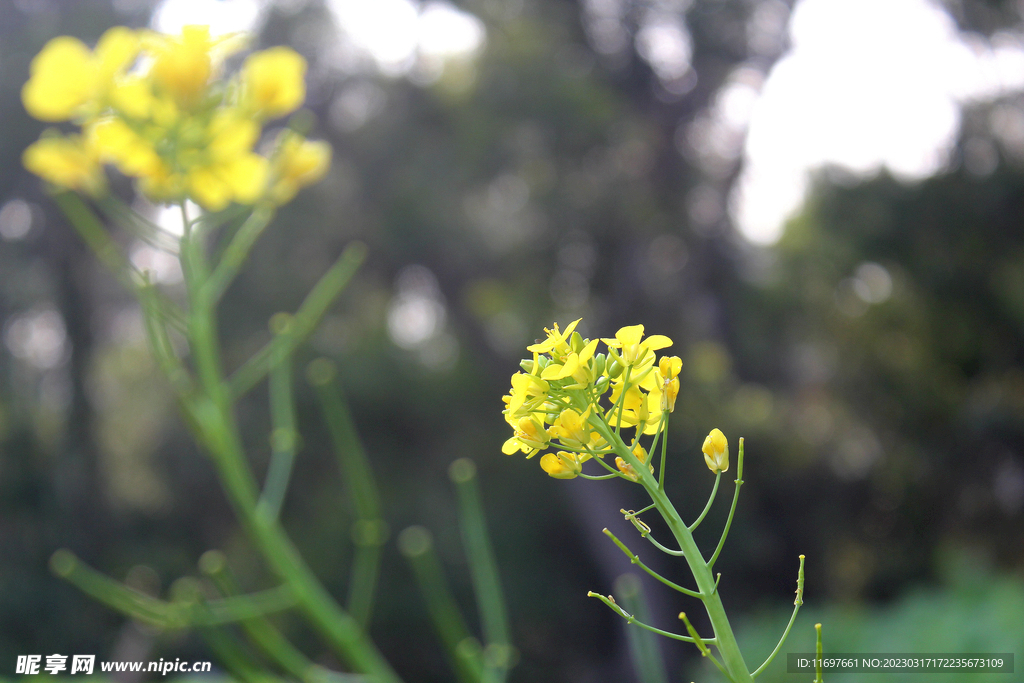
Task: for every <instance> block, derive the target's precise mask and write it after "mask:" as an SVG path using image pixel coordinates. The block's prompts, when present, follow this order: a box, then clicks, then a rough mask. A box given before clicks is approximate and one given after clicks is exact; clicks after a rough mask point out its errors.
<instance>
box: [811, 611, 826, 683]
mask: <svg viewBox="0 0 1024 683" xmlns="http://www.w3.org/2000/svg"><path fill="white" fill-rule="evenodd" d="M814 632H815V641H816V642H815V646H814V651H815V653H816V656H815V658H814V681H813V683H825V679H823V678H822V677H821V624H815V625H814Z"/></svg>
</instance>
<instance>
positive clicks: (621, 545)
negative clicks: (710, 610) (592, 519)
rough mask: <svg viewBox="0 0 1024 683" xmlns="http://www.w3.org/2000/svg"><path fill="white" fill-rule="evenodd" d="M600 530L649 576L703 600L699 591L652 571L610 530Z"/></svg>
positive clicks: (684, 593)
mask: <svg viewBox="0 0 1024 683" xmlns="http://www.w3.org/2000/svg"><path fill="white" fill-rule="evenodd" d="M602 531H603V532H604V534H605V536H607V537H608V538H610V539H612V543H614V544H615V545H616V546H618V548H619V550H621V551H622V552H624V553H625V554H626V557H628V558H629V561H630V562H631V563H633V564H635V565H637V566H638V567H640V568H641V569H643V570H644V571H645V572H647V573H648V574H650V575H651V576H653V577H654V578H656V579H657V580H658V581H661V582H662V583H663V584H665V585H666V586H668V587H669V588H671V589H673V590H677V591H679V592H680V593H682V594H683V595H689V596H690V597H691V598H697V599H698V600H703V599H704V596H703V595H701V594H700V593H698V592H697V591H692V590H690V589H689V588H683V587H682V586H680V585H679V584H677V583H673V582H672V581H669V580H668V579H666V578H665V577H664V576H662V575H661V574H659V573H657V572H656V571H654V570H653V569H651V568H650V567H648V566H647V565H646V564H644V563H643V562H641V561H640V558H639V557H638V556H636V555H634V554H633V553H632V551H630V549H629V548H627V547H626V545H625V544H624V543H623V542H622V541H620V540H619V539H618V538H616V537H615V534H613V533H612V532H610V531H608V529H602Z"/></svg>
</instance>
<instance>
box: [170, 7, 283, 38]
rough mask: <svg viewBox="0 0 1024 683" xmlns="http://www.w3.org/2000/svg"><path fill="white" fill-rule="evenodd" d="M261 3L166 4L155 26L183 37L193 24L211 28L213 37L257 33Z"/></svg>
mask: <svg viewBox="0 0 1024 683" xmlns="http://www.w3.org/2000/svg"><path fill="white" fill-rule="evenodd" d="M262 4H263V3H261V2H259V1H258V0H163V2H161V3H160V5H159V6H158V7H157V9H156V11H155V12H153V20H152V22H151V25H152V26H153V28H154V29H155V30H157V31H160V32H161V33H169V34H173V35H176V34H179V33H181V29H182V28H183V27H185V26H189V25H191V24H205V25H208V26H209V27H210V35H211V36H221V35H224V34H227V33H236V32H254V31H257V30H258V29H259V23H260V21H261V19H262V17H261V9H262V7H261V6H262Z"/></svg>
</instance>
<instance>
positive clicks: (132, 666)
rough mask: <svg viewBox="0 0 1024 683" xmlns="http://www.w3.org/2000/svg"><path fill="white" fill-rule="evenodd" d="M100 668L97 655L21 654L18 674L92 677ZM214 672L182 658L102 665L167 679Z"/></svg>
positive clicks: (108, 669) (107, 670)
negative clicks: (155, 674) (179, 675)
mask: <svg viewBox="0 0 1024 683" xmlns="http://www.w3.org/2000/svg"><path fill="white" fill-rule="evenodd" d="M69 660H70V661H69ZM96 668H97V667H96V655H72V656H71V657H68V656H67V655H60V654H53V655H45V656H44V655H18V661H17V664H16V665H15V671H14V673H16V674H23V675H31V674H40V673H48V674H68V675H75V674H91V673H93V672H94V671H95V670H96ZM210 669H211V664H210V662H189V661H184V662H183V661H181V660H180V659H175V660H169V659H168V660H164V659H160V660H159V661H154V662H107V661H101V662H99V670H100V671H101V672H103V673H112V672H119V671H121V672H123V671H133V672H143V671H144V672H147V673H158V674H160V675H162V676H166V675H167V674H169V673H208V672H209V671H210Z"/></svg>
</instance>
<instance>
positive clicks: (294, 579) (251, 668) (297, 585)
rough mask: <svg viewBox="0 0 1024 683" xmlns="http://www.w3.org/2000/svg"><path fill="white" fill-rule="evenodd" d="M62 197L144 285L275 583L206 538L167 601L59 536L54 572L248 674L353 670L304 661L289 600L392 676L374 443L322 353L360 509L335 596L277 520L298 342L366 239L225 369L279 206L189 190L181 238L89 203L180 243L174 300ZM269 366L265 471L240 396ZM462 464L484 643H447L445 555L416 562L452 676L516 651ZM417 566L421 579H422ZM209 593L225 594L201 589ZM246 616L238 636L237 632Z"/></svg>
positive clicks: (81, 205) (465, 520)
mask: <svg viewBox="0 0 1024 683" xmlns="http://www.w3.org/2000/svg"><path fill="white" fill-rule="evenodd" d="M56 201H57V203H58V205H59V206H60V207H61V209H62V210H63V211H64V212H65V214H66V215H67V216H68V218H69V219H70V220H71V222H72V224H73V225H74V227H75V228H76V230H77V231H78V233H79V234H80V235H81V237H82V238H83V239H84V241H85V242H86V243H87V244H88V245H89V246H90V247H91V249H92V250H93V252H94V253H95V254H96V256H97V257H98V258H99V259H100V261H101V262H102V263H103V264H104V265H105V266H107V267H108V268H109V269H110V270H111V271H112V272H113V273H114V274H115V276H116V277H117V278H118V280H119V281H120V282H121V283H122V284H124V285H125V286H126V287H127V288H129V289H130V290H131V291H132V292H133V293H134V294H135V295H136V296H137V298H138V300H139V302H140V305H141V308H142V311H143V314H144V319H145V327H146V332H147V336H148V341H149V345H150V348H151V350H152V352H153V354H154V357H155V359H156V362H157V364H158V366H159V368H160V370H161V371H162V373H163V374H164V375H165V376H166V378H167V380H168V382H169V384H170V386H171V387H172V389H173V391H174V394H175V397H176V399H177V402H178V405H179V408H180V411H181V414H182V416H183V417H184V419H185V421H186V423H187V425H188V427H189V429H190V431H191V432H192V433H193V435H194V437H195V439H196V441H197V442H198V443H199V444H200V446H201V447H202V449H203V451H204V452H205V453H206V454H207V455H208V456H209V457H210V459H211V461H212V463H213V464H214V466H215V467H216V470H217V473H218V475H219V477H220V480H221V483H222V486H223V489H224V492H225V494H226V495H227V497H228V500H229V501H230V503H231V505H232V508H233V509H234V512H235V514H236V516H237V517H238V519H239V521H240V523H241V524H242V526H243V528H244V529H245V531H246V532H247V534H248V536H249V538H250V539H251V540H252V542H253V544H254V545H255V547H256V549H257V550H258V551H259V553H260V555H261V556H262V557H263V559H264V561H265V562H266V565H267V567H268V568H269V569H270V570H271V572H272V573H273V574H274V575H275V576H276V577H277V580H278V581H279V582H280V585H279V586H277V587H276V588H272V589H270V590H266V591H262V592H259V593H250V594H244V593H242V590H241V588H240V586H239V585H238V582H237V581H236V580H235V578H234V576H233V575H232V573H231V571H230V569H229V567H228V565H227V561H226V558H225V557H224V555H223V554H222V553H220V552H219V551H210V552H208V553H206V554H205V555H203V557H202V558H201V559H200V562H199V566H200V570H201V572H202V573H203V574H204V575H205V577H206V578H207V580H206V581H200V580H199V579H195V578H188V577H186V578H183V579H179V581H177V582H176V583H175V585H174V589H173V590H172V599H171V600H170V601H164V600H160V599H157V598H155V597H152V596H149V595H145V594H143V593H141V592H139V591H136V590H134V589H132V588H130V587H128V586H125V585H123V584H121V583H119V582H117V581H114V580H113V579H110V578H108V577H106V576H104V575H102V574H100V573H99V572H96V571H95V570H93V569H91V568H89V567H87V566H86V565H85V564H84V563H83V562H81V560H79V559H78V558H76V557H75V556H74V555H73V554H71V553H70V552H69V551H66V550H61V551H58V552H57V553H55V554H54V556H53V558H52V561H51V566H52V568H53V570H54V572H55V573H56V574H57V575H59V576H61V577H63V578H65V579H66V580H68V581H70V582H71V583H73V584H75V585H76V586H78V587H79V588H80V589H81V590H83V591H84V592H85V593H87V594H89V595H91V596H92V597H94V598H96V599H97V600H99V601H101V602H104V603H105V604H107V605H108V606H110V607H112V608H114V609H116V610H118V611H120V612H122V613H124V614H126V615H128V616H131V617H132V618H135V619H138V620H140V621H143V622H145V623H148V624H150V625H152V626H156V627H159V628H163V629H184V628H195V629H197V630H198V631H199V632H200V633H201V634H202V635H203V636H204V638H205V639H206V641H207V643H208V644H209V645H210V647H211V649H213V650H214V651H215V652H216V654H217V655H218V657H219V658H220V660H221V661H222V663H223V664H224V665H225V666H226V667H228V669H229V670H230V671H231V672H232V673H233V674H235V675H237V676H238V677H239V678H240V679H241V680H243V681H247V682H248V681H264V680H270V679H273V678H275V677H276V676H277V674H271V673H268V671H279V672H281V673H283V674H285V675H287V676H289V677H291V678H294V679H298V680H302V681H306V682H308V683H322V682H323V681H329V680H346V679H348V678H349V676H348V675H346V674H340V673H338V672H333V671H329V670H327V669H325V668H323V667H321V666H319V665H316V664H313V663H312V662H311V661H310V660H309V659H308V658H307V657H306V656H305V655H304V654H302V653H301V652H300V651H299V650H298V649H297V648H295V647H294V646H293V645H292V644H291V643H290V642H289V641H288V640H287V639H286V638H285V636H284V635H283V634H282V633H281V632H280V631H279V630H278V629H277V627H276V626H275V625H274V624H273V622H272V620H271V619H270V617H271V616H272V615H274V614H275V613H278V612H281V611H284V610H290V609H295V610H298V611H299V612H300V613H301V614H302V615H303V616H304V617H305V619H306V620H307V621H308V622H309V623H310V624H311V625H312V627H313V628H314V629H315V630H316V631H317V632H318V633H319V635H320V636H321V638H322V639H323V641H324V642H325V643H326V644H327V645H328V646H329V647H330V648H331V649H332V650H333V651H334V652H335V654H336V655H337V656H338V657H339V658H340V660H341V661H342V662H344V664H345V665H346V666H347V667H348V668H350V669H351V670H352V671H354V672H356V673H358V674H360V675H361V676H360V677H359V679H360V680H370V679H372V680H374V681H377V682H378V683H399V681H400V680H401V679H400V678H399V676H398V674H397V673H396V672H395V671H394V670H393V669H392V667H391V665H390V664H389V663H388V661H387V660H386V659H385V658H384V656H383V655H382V654H381V653H380V651H379V650H378V649H377V647H376V645H375V644H374V643H373V641H372V640H371V638H370V637H369V635H368V631H367V628H368V626H369V623H370V618H371V614H372V609H373V601H374V596H375V592H376V588H377V578H378V575H379V567H380V560H381V548H382V546H383V544H384V543H385V542H386V540H387V538H388V526H387V524H386V522H385V521H384V518H383V513H382V509H381V503H380V498H379V494H378V492H377V486H376V483H375V481H374V477H373V473H372V470H371V467H370V461H369V458H368V457H367V454H366V453H365V451H364V449H363V447H362V444H361V442H360V440H359V437H358V434H357V432H356V427H355V424H354V421H353V420H352V417H351V414H350V412H349V410H348V407H347V405H346V403H345V400H344V398H343V396H342V394H341V392H340V389H339V388H338V386H337V382H336V381H335V371H334V367H333V365H332V363H331V362H330V361H327V360H325V359H319V360H316V361H314V362H313V363H312V364H310V366H309V367H308V369H307V377H308V379H309V381H310V383H311V384H312V385H313V386H314V388H315V390H316V393H317V396H318V397H319V399H320V405H321V408H322V412H323V416H324V419H325V421H326V423H327V425H328V427H329V432H330V436H331V438H332V441H333V445H334V449H335V452H336V454H337V457H338V463H339V467H340V470H341V472H342V474H343V475H344V482H345V485H346V487H347V492H348V495H349V498H350V500H351V501H352V506H353V508H354V511H355V522H354V524H353V527H352V541H353V543H354V545H355V552H354V558H353V562H352V567H351V575H350V578H349V584H348V585H349V595H348V600H347V602H346V603H345V604H344V606H343V605H342V604H340V603H339V602H338V601H337V600H335V599H334V597H333V596H331V595H330V593H329V592H328V591H327V590H326V589H325V588H324V586H323V584H322V583H321V582H320V580H319V579H318V578H317V577H316V576H315V575H314V574H313V572H312V571H311V570H310V568H309V566H308V565H307V564H306V562H305V561H304V560H303V558H302V556H301V554H300V553H299V551H298V550H297V549H296V547H295V546H294V545H293V544H292V542H291V540H290V539H289V538H288V536H287V534H286V533H285V531H284V528H283V527H282V525H281V522H280V520H279V515H280V511H281V508H282V505H283V503H284V500H285V496H286V494H287V490H288V483H289V480H290V478H291V471H292V466H293V464H294V461H295V457H296V450H297V445H298V443H299V437H298V433H297V431H296V417H295V402H294V396H293V377H292V375H293V368H292V366H293V354H294V352H295V351H296V349H297V348H298V347H299V345H300V344H302V343H303V342H304V341H305V339H306V338H307V337H308V336H309V335H310V334H311V333H312V332H313V331H314V330H315V329H316V327H317V325H318V323H319V321H320V320H321V318H322V317H323V316H324V314H325V313H326V312H327V311H328V309H329V307H330V306H331V304H332V303H333V302H334V301H335V299H336V298H337V297H338V295H339V294H340V293H341V292H342V290H343V289H344V288H345V286H346V285H347V283H348V282H349V280H350V279H351V278H352V276H353V274H354V273H355V272H356V270H357V269H358V267H359V265H360V264H361V262H362V261H363V259H364V257H365V253H366V249H365V247H364V246H363V245H361V244H358V243H356V244H352V245H350V246H349V247H348V248H347V249H345V250H344V252H343V253H342V254H341V256H340V257H339V258H338V260H337V261H336V262H335V264H334V265H333V266H332V267H331V268H330V269H329V270H328V271H327V272H326V273H325V274H324V276H323V277H322V278H321V279H320V281H319V282H318V283H317V284H316V285H315V286H314V287H313V289H312V290H311V292H310V293H309V294H308V296H307V297H306V299H305V300H304V301H303V302H302V304H301V306H300V307H299V309H298V310H297V311H296V312H295V313H293V314H278V315H276V316H274V318H272V320H271V330H272V332H273V335H274V336H273V338H272V339H271V341H269V342H268V343H267V344H266V345H265V346H264V347H263V348H262V349H261V350H259V351H258V352H257V353H256V354H254V355H253V356H252V357H251V358H250V359H249V360H248V361H246V362H245V363H243V364H242V365H241V367H239V368H238V369H237V370H235V371H234V372H233V373H231V374H228V373H227V372H226V371H225V369H224V367H223V363H222V358H221V352H220V344H219V335H218V331H217V315H216V311H217V306H218V303H219V301H220V299H221V297H222V296H223V294H224V292H225V291H226V290H227V288H228V286H229V285H230V284H231V282H232V281H233V280H234V278H235V277H236V276H237V274H238V273H239V271H240V270H241V268H242V267H243V265H244V263H245V261H246V260H247V258H248V256H249V253H250V251H251V249H252V248H253V246H254V245H255V243H256V241H257V239H258V238H259V236H260V235H261V234H262V233H263V231H264V229H265V228H266V227H267V226H268V225H269V223H270V221H271V220H272V218H273V216H274V209H273V207H272V206H270V205H259V206H256V207H255V208H253V209H251V210H245V209H242V210H239V209H238V208H232V209H227V210H225V211H223V212H220V213H217V214H207V215H202V216H197V217H192V216H189V215H188V212H187V208H186V205H185V204H184V203H182V204H181V205H180V209H181V216H182V223H183V234H182V235H181V237H180V239H178V240H177V241H174V240H173V239H172V238H171V236H170V235H168V234H167V233H165V232H163V231H161V229H160V228H158V227H157V226H155V225H153V224H152V223H150V222H148V221H146V220H145V219H144V218H143V217H141V216H139V215H138V214H137V213H135V212H134V211H132V210H131V209H130V208H128V207H127V206H124V205H123V204H121V203H120V202H119V201H118V200H117V199H115V198H111V197H106V198H104V199H102V200H99V201H98V202H97V204H98V206H99V207H100V209H101V210H103V212H104V213H105V214H106V218H108V219H109V220H111V221H112V222H114V223H117V224H119V225H121V226H122V227H124V228H126V229H127V230H129V231H131V232H132V233H133V234H135V235H136V236H138V237H139V238H140V239H144V240H145V241H146V242H147V243H150V244H153V245H157V246H159V248H162V249H165V250H167V251H170V252H172V253H176V254H177V255H178V257H179V259H180V262H181V267H182V272H183V275H184V282H185V289H186V294H187V306H186V307H185V308H182V307H180V306H178V305H177V304H176V303H174V302H173V301H171V299H170V298H168V297H167V296H165V295H164V294H163V293H162V292H161V291H160V290H159V289H157V287H156V286H155V284H154V283H152V282H151V281H150V280H149V277H148V274H147V273H144V272H140V271H138V270H137V269H135V268H134V266H133V265H132V264H131V262H130V261H129V260H128V259H126V258H125V257H124V255H123V254H122V253H121V252H120V251H119V250H118V248H117V245H116V243H115V242H114V240H113V239H112V238H111V237H110V235H109V234H108V233H107V231H106V229H105V228H104V225H103V221H102V220H101V219H100V217H99V216H97V215H96V213H95V212H94V210H93V209H92V207H91V206H90V205H89V204H87V203H86V202H84V201H83V200H82V199H81V198H80V197H79V196H77V195H75V194H73V193H62V194H59V195H57V196H56ZM217 229H223V230H225V231H226V233H227V234H228V235H229V236H230V239H229V240H228V241H227V245H226V247H225V248H224V249H223V251H222V252H221V254H220V257H219V258H217V259H211V258H210V257H209V256H208V249H207V243H208V242H209V241H210V237H211V235H212V232H213V231H214V230H217ZM174 336H178V337H179V338H183V339H184V340H185V342H186V343H187V348H188V352H187V354H180V355H179V353H178V352H177V351H176V350H175V349H176V345H175V344H174V343H173V341H174V340H173V337H174ZM179 346H180V344H179ZM185 358H187V359H188V362H186V361H185V360H184V359H185ZM264 379H267V380H268V385H269V397H270V415H271V431H270V435H269V436H270V444H271V459H270V464H269V467H268V470H267V475H266V478H265V481H264V482H263V483H262V485H261V484H260V482H259V481H258V480H257V478H256V476H255V474H254V472H253V470H252V468H251V466H250V464H249V461H248V459H247V457H246V454H245V451H244V449H243V446H242V440H241V437H240V432H239V425H238V422H237V419H236V417H235V405H236V403H237V402H238V400H239V399H241V398H242V397H243V396H244V395H245V394H246V393H248V392H249V391H250V390H251V389H252V388H253V387H255V386H256V385H257V384H258V383H259V382H261V381H262V380H264ZM455 465H456V466H457V467H455V466H453V480H454V481H455V483H456V489H457V493H458V496H459V499H460V510H461V519H462V525H463V533H464V540H465V545H466V548H467V551H468V556H469V560H470V562H469V564H470V567H471V569H472V574H473V582H474V587H475V589H476V595H477V601H478V604H479V606H480V612H481V623H482V624H483V631H484V642H485V643H487V646H486V647H481V646H479V645H477V646H476V648H475V649H474V648H472V647H467V646H465V645H464V644H463V642H464V641H465V642H470V641H472V642H477V643H478V642H479V641H475V640H473V639H470V638H469V636H468V630H466V629H465V627H464V626H462V627H461V628H462V631H464V632H465V634H466V635H465V637H462V638H460V639H459V641H458V642H454V643H452V642H449V641H450V638H446V637H445V636H446V634H448V633H449V632H450V631H451V630H452V628H451V627H450V625H447V626H445V627H444V628H442V622H443V621H444V619H445V618H448V619H449V621H451V619H450V616H451V613H452V612H453V611H455V612H457V608H456V607H454V602H453V601H450V600H447V602H446V598H445V597H444V594H443V593H437V594H435V593H434V592H432V591H434V590H435V589H437V584H438V583H439V580H438V579H437V577H438V576H440V575H441V574H440V570H439V568H437V567H435V568H434V570H432V571H427V572H424V571H423V568H422V566H421V563H419V562H418V561H412V565H413V569H414V572H415V573H416V575H417V578H419V579H420V583H421V585H422V586H423V587H424V597H425V598H426V599H427V602H428V607H430V612H431V614H432V615H433V617H434V621H435V624H436V625H437V626H438V631H439V632H440V633H441V635H442V640H443V642H444V643H445V644H446V645H448V646H449V647H448V650H449V652H450V654H452V655H453V656H455V655H457V659H458V663H459V666H458V667H457V671H458V672H459V675H460V680H461V681H463V682H464V683H478V682H479V683H492V682H496V683H500V682H502V681H504V680H505V675H506V673H507V670H508V669H509V668H510V666H511V665H512V664H513V663H514V661H513V660H514V657H513V654H514V650H513V649H512V647H511V644H510V641H509V634H508V624H507V618H506V615H505V608H504V603H503V599H502V595H501V589H500V584H499V581H498V575H497V568H496V564H495V562H494V558H493V553H492V552H491V550H490V546H489V542H488V540H487V532H486V527H485V525H484V521H483V513H482V507H481V504H480V500H479V494H478V493H477V491H476V488H475V470H474V469H473V465H472V462H470V461H468V460H460V461H456V463H455ZM456 471H457V472H458V474H456ZM406 554H407V555H409V553H406ZM424 576H428V579H427V580H424V578H423V577H424ZM211 592H213V593H216V594H218V597H210V594H211ZM438 596H440V597H438ZM449 596H450V593H449ZM438 601H440V602H438ZM449 603H450V604H449ZM438 604H441V607H440V608H438V607H437V605H438ZM463 623H464V622H463ZM235 626H237V627H238V628H237V629H236V628H234V627H235ZM229 627H230V628H229ZM239 631H240V632H241V634H244V636H245V637H246V639H247V642H246V641H243V640H241V639H240V638H239V637H238V632H239ZM252 646H255V648H256V649H258V650H259V651H260V652H262V653H263V655H264V657H265V660H266V661H267V662H268V663H269V665H270V666H269V669H268V668H267V667H264V668H261V667H260V666H259V665H256V664H254V663H253V662H254V658H253V657H252V655H251V653H250V649H251V647H252Z"/></svg>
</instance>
